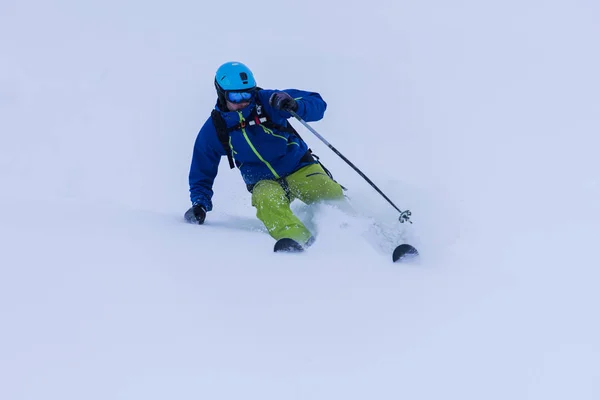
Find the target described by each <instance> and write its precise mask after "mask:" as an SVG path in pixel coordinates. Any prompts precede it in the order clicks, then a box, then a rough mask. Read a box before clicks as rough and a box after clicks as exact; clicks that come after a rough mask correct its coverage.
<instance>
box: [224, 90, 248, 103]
mask: <svg viewBox="0 0 600 400" xmlns="http://www.w3.org/2000/svg"><path fill="white" fill-rule="evenodd" d="M252 96H254V92H227V100H229V101H230V102H232V103H244V102H246V101H250V99H252Z"/></svg>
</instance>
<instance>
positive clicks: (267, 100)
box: [185, 62, 345, 252]
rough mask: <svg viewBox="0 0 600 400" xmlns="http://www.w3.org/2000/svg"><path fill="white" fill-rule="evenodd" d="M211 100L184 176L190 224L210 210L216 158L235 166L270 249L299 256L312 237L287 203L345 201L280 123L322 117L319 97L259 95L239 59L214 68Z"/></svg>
mask: <svg viewBox="0 0 600 400" xmlns="http://www.w3.org/2000/svg"><path fill="white" fill-rule="evenodd" d="M214 83H215V88H216V91H217V103H216V106H215V108H214V110H213V111H212V113H211V117H210V118H209V119H208V120H207V121H206V122H205V123H204V125H203V126H202V128H201V129H200V132H199V133H198V136H197V138H196V141H195V144H194V152H193V156H192V162H191V167H190V173H189V185H190V198H191V201H192V207H191V208H190V209H189V210H188V211H187V212H186V213H185V219H186V220H187V221H188V222H190V223H195V224H203V223H204V220H205V218H206V213H207V212H208V211H211V210H212V208H213V205H212V201H211V199H212V196H213V190H212V186H213V182H214V179H215V177H216V176H217V169H218V165H219V161H220V159H221V157H222V156H227V157H228V160H229V165H230V167H231V168H234V165H235V166H237V167H238V168H239V170H240V173H241V175H242V178H243V180H244V182H245V183H246V186H247V188H248V190H249V191H250V192H251V193H252V206H254V207H255V208H256V216H257V217H258V219H259V220H261V221H262V222H263V224H264V225H265V227H266V228H267V231H268V232H269V234H270V235H271V236H272V237H273V238H274V239H275V240H277V243H276V245H275V251H294V252H295V251H302V250H303V249H305V248H306V247H308V246H310V245H311V244H312V243H313V242H314V237H313V235H312V234H311V232H310V231H309V230H308V229H307V228H306V226H304V224H303V223H302V222H301V221H300V220H299V219H298V217H297V216H295V215H294V213H293V212H292V210H291V209H290V204H291V202H292V201H293V200H294V199H299V200H300V201H302V202H304V203H306V204H312V203H316V202H321V201H335V200H344V199H345V197H344V194H343V190H342V189H343V188H342V186H341V185H339V184H338V183H337V182H336V181H334V180H333V179H332V177H331V175H330V174H329V171H327V170H326V169H325V168H324V167H323V166H322V165H321V163H319V162H318V160H317V159H315V158H314V157H313V155H312V152H311V151H310V150H309V148H308V146H307V145H306V143H305V142H304V141H303V140H302V139H301V138H300V137H299V136H298V134H297V132H296V131H295V130H294V128H293V127H292V126H291V125H290V124H288V122H287V119H288V118H290V117H291V116H292V115H291V114H290V111H294V112H295V113H297V114H298V116H299V117H301V118H302V119H304V120H305V121H318V120H320V119H321V118H323V115H324V113H325V109H326V108H327V104H326V103H325V101H324V100H323V98H322V97H321V95H320V94H318V93H315V92H307V91H302V90H297V89H286V90H264V89H261V88H259V87H257V86H256V81H255V79H254V75H253V74H252V71H250V69H249V68H248V67H247V66H246V65H244V64H242V63H240V62H227V63H225V64H223V65H221V66H220V67H219V68H218V70H217V72H216V75H215V82H214Z"/></svg>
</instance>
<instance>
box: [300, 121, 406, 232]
mask: <svg viewBox="0 0 600 400" xmlns="http://www.w3.org/2000/svg"><path fill="white" fill-rule="evenodd" d="M289 113H290V114H292V116H293V117H294V118H296V119H297V120H298V121H300V123H301V124H302V125H304V127H305V128H306V129H308V130H309V131H311V132H312V133H313V134H314V135H315V136H316V137H318V138H319V139H320V140H321V141H322V142H323V143H325V144H326V145H327V147H329V148H330V149H331V150H332V151H333V152H334V153H335V154H337V155H338V156H339V157H340V158H341V159H342V160H344V161H345V162H346V164H348V165H349V166H351V167H352V169H354V170H355V171H356V172H358V174H359V175H360V176H362V177H363V179H364V180H365V181H367V182H368V183H369V185H371V187H372V188H373V189H375V190H376V191H377V193H379V194H380V195H381V196H383V198H384V199H386V200H387V202H388V203H390V204H391V205H392V207H394V208H395V209H396V211H398V212H399V213H400V217H399V218H398V219H399V220H400V222H402V223H404V222H406V221H408V222H410V223H411V224H412V221H411V220H410V216H411V215H412V213H411V212H410V210H404V211H402V210H400V209H399V208H398V207H397V206H396V205H395V204H394V203H393V202H392V201H391V200H390V199H389V198H388V197H387V196H386V195H385V194H384V193H383V192H382V191H381V189H379V188H378V187H377V185H375V184H374V183H373V181H371V180H370V179H369V178H368V177H367V176H366V175H365V174H364V173H363V172H362V171H361V170H360V169H358V168H357V167H356V166H355V165H354V164H353V163H352V162H351V161H350V160H348V159H347V158H346V157H345V156H344V155H343V154H342V153H340V152H339V151H338V150H337V149H336V148H335V147H333V146H332V145H331V143H329V142H328V141H327V140H326V139H325V138H324V137H323V136H321V135H320V134H319V132H317V131H316V130H315V129H314V128H313V127H312V126H310V125H309V124H308V123H307V122H306V121H305V120H303V119H302V118H300V116H299V115H298V114H296V112H294V111H291V110H290V111H289Z"/></svg>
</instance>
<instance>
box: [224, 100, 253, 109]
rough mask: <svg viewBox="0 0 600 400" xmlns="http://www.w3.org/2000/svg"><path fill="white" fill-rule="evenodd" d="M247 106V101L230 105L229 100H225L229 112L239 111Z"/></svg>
mask: <svg viewBox="0 0 600 400" xmlns="http://www.w3.org/2000/svg"><path fill="white" fill-rule="evenodd" d="M248 104H250V102H249V101H245V102H243V103H232V102H230V101H229V100H227V108H228V109H229V111H239V110H241V109H242V108H244V107H247V106H248Z"/></svg>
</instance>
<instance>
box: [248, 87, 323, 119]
mask: <svg viewBox="0 0 600 400" xmlns="http://www.w3.org/2000/svg"><path fill="white" fill-rule="evenodd" d="M277 91H278V90H262V91H260V92H259V96H261V98H260V101H261V104H263V107H268V109H267V113H268V114H269V115H274V114H275V115H278V116H279V117H281V118H284V119H288V118H290V117H291V116H292V114H290V113H289V112H287V111H282V110H276V109H274V108H273V107H271V105H270V104H269V98H270V97H271V95H272V94H273V93H275V92H277ZM281 91H282V92H286V93H287V94H289V95H290V96H292V97H293V98H294V100H296V102H297V103H298V110H296V114H298V116H299V117H300V118H302V119H303V120H305V121H307V122H311V121H318V120H320V119H321V118H323V115H325V110H326V109H327V103H326V102H325V100H323V98H322V97H321V95H320V94H319V93H316V92H307V91H304V90H298V89H284V90H281Z"/></svg>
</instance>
